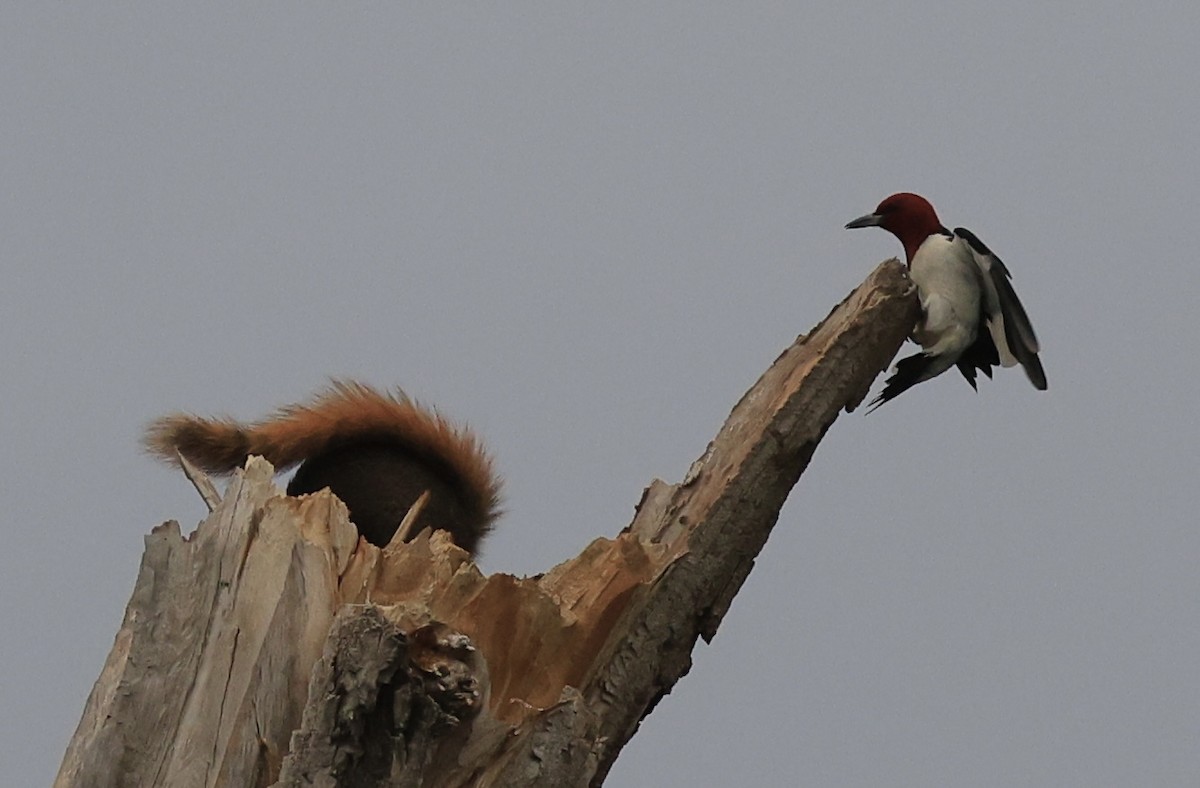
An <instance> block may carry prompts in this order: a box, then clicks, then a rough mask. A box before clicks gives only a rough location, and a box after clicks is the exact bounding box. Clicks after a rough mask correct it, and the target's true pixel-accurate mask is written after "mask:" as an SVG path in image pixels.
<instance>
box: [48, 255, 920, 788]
mask: <svg viewBox="0 0 1200 788" xmlns="http://www.w3.org/2000/svg"><path fill="white" fill-rule="evenodd" d="M916 315H917V306H916V299H915V297H914V294H913V291H912V287H911V284H910V283H909V281H908V279H907V277H906V276H905V273H904V267H903V266H902V265H901V264H899V263H898V262H896V261H888V262H886V263H884V264H883V265H881V266H880V267H879V268H877V269H876V270H875V271H874V272H873V273H872V274H871V276H870V277H868V279H867V280H866V281H865V282H864V283H863V284H862V285H861V286H859V287H858V288H857V289H856V290H855V291H854V292H853V293H852V294H851V295H850V296H849V297H848V298H847V299H846V300H845V301H844V302H842V304H840V305H839V306H838V307H836V308H835V309H834V310H833V311H832V312H831V314H830V315H829V316H828V317H827V318H826V319H825V320H824V321H822V322H821V323H820V324H819V325H818V326H817V327H816V328H815V329H813V331H811V332H810V333H809V334H808V335H807V336H801V337H800V338H798V339H797V340H796V342H795V343H793V344H792V345H791V346H790V347H789V348H787V349H786V350H785V351H784V352H783V353H782V354H781V355H780V356H779V358H778V359H777V360H776V361H775V363H774V364H772V366H771V367H770V368H769V369H768V370H767V371H766V372H765V373H764V374H763V376H762V377H761V378H760V379H759V381H758V382H757V383H756V384H755V385H754V386H753V387H752V388H751V389H750V390H749V391H748V392H747V393H746V394H745V396H743V398H742V400H741V401H740V402H739V403H738V404H737V405H736V406H735V407H734V409H733V412H732V413H731V414H730V416H729V418H728V419H727V421H726V422H725V425H724V426H723V427H722V428H721V430H720V432H719V433H718V434H717V436H716V437H715V438H714V439H713V441H712V442H711V443H710V444H709V446H708V448H707V449H706V450H705V452H704V454H703V455H702V456H701V457H700V459H698V460H697V461H696V463H694V464H693V466H692V469H691V470H690V471H689V473H688V475H687V478H686V479H685V480H683V481H682V482H681V483H679V484H676V485H669V484H666V483H663V482H659V481H655V482H653V483H652V484H651V485H650V487H649V488H647V490H646V492H645V494H644V495H643V499H642V501H641V503H640V504H639V506H638V511H637V514H636V515H635V517H634V519H633V522H632V523H631V524H630V525H629V526H628V527H627V528H626V529H625V530H624V531H623V532H622V533H621V534H619V535H618V536H617V537H615V538H612V539H607V538H601V539H596V540H595V541H593V542H592V543H591V544H590V545H588V546H587V548H585V549H584V551H583V552H582V553H580V554H579V555H578V556H576V557H575V558H573V559H571V560H569V561H567V562H565V563H563V564H561V565H559V566H557V567H554V568H553V569H550V570H549V571H548V572H546V573H545V574H543V575H540V576H537V577H531V578H516V577H512V576H509V575H503V574H495V575H491V576H484V575H482V574H481V573H480V572H479V570H478V568H477V567H476V566H475V565H474V564H473V563H472V562H471V561H470V559H469V557H468V556H467V554H466V553H464V552H463V551H462V550H460V549H458V548H457V547H455V546H454V545H453V544H451V543H450V541H449V539H448V538H447V536H446V535H445V534H444V533H442V532H436V533H432V534H431V533H429V532H428V531H424V532H422V533H420V534H417V535H416V536H415V538H414V539H413V540H412V541H410V542H407V543H403V544H392V545H389V546H388V547H386V548H383V549H380V548H377V547H374V546H372V545H370V544H367V543H366V542H365V541H363V540H360V539H358V537H357V532H356V531H355V529H354V527H353V525H351V524H350V523H349V521H348V520H347V517H346V510H345V507H344V506H342V504H341V503H340V502H339V501H338V500H337V499H336V498H334V497H332V496H331V495H330V494H329V493H328V492H322V493H317V494H315V495H311V496H306V497H303V498H300V499H294V498H288V497H287V496H285V495H283V493H281V492H280V491H279V490H278V489H277V488H276V487H275V486H274V484H273V483H272V475H273V471H272V469H271V467H270V466H269V465H268V464H266V463H265V462H263V461H262V460H259V459H257V458H255V459H252V460H251V461H250V462H249V463H248V464H247V467H246V470H245V471H244V472H242V473H239V474H238V475H237V476H236V477H235V478H234V480H233V481H232V482H231V483H230V485H229V488H228V490H227V491H226V493H225V495H224V497H223V498H222V499H221V500H220V502H219V503H218V504H217V505H216V508H215V510H214V511H213V513H212V515H211V516H210V517H209V518H208V519H207V520H205V521H204V522H203V523H202V524H201V525H200V526H199V528H197V530H196V532H195V533H193V534H192V535H191V536H189V537H187V538H184V537H183V536H182V535H181V534H180V531H179V527H178V525H177V524H175V523H167V524H165V525H163V526H160V527H159V528H156V529H155V530H154V531H153V532H152V533H151V534H150V536H148V537H147V538H146V552H145V555H144V556H143V560H142V567H141V571H140V573H139V576H138V580H137V583H136V586H135V588H134V592H133V597H132V598H131V600H130V602H129V606H128V608H127V610H126V614H125V620H124V622H123V623H122V626H121V629H120V631H119V632H118V633H117V637H116V642H115V644H114V646H113V649H112V652H111V653H110V654H109V657H108V661H107V662H106V664H105V666H104V669H103V671H102V672H101V674H100V677H99V679H98V680H97V682H96V685H95V687H94V688H93V690H92V694H91V696H90V697H89V699H88V702H87V705H86V707H85V709H84V714H83V718H82V720H81V721H80V724H79V728H78V730H77V731H76V733H75V736H74V738H73V739H72V741H71V743H70V746H69V748H68V750H67V753H66V755H65V757H64V759H63V763H62V767H61V769H60V772H59V775H58V779H57V781H56V785H59V786H84V785H86V786H124V785H139V786H152V785H161V786H226V785H228V786H246V785H249V786H267V785H271V784H276V785H287V786H292V785H295V786H301V785H326V786H343V785H344V786H351V785H354V786H358V785H381V786H382V785H389V786H402V785H414V786H415V785H427V786H429V785H436V786H442V785H445V786H451V785H512V786H516V785H521V786H524V785H554V786H563V785H589V784H590V785H598V784H599V783H600V782H602V781H603V779H604V776H605V775H606V774H607V772H608V769H609V768H610V767H611V765H612V762H613V760H614V759H615V758H616V756H617V754H618V753H619V752H620V749H621V747H622V746H623V745H624V744H625V742H626V741H628V740H629V738H630V737H632V735H633V734H634V732H635V731H636V728H637V725H638V722H639V721H640V720H641V719H642V718H643V717H644V716H645V715H646V714H648V713H649V712H650V710H651V709H652V708H653V706H654V704H655V703H657V701H658V700H659V699H660V698H661V697H662V696H663V695H665V694H666V693H667V692H669V691H670V690H671V688H672V687H673V686H674V684H675V682H676V681H677V680H678V679H679V678H680V677H682V676H683V675H684V674H685V673H686V672H687V670H688V668H689V667H690V664H691V651H692V649H693V647H694V646H695V642H696V639H697V638H698V637H704V638H706V639H708V638H711V637H712V636H713V634H714V633H715V632H716V629H717V626H718V625H719V623H720V621H721V619H722V617H723V616H724V615H725V612H726V611H727V610H728V608H729V604H730V602H731V600H732V599H733V596H734V595H735V594H736V593H737V591H738V589H739V588H740V587H741V585H742V583H743V582H744V581H745V579H746V577H747V575H748V574H749V572H750V569H751V567H752V566H753V562H754V558H755V556H756V555H757V554H758V552H759V550H760V549H761V548H762V546H763V544H764V543H765V541H766V538H767V536H768V534H769V533H770V530H771V528H772V527H773V526H774V524H775V521H776V518H777V517H778V514H779V509H780V507H781V506H782V505H783V502H784V500H785V499H786V497H787V494H788V492H789V491H790V490H791V488H792V486H793V485H794V484H795V482H796V480H797V479H798V478H799V476H800V474H801V473H802V472H803V470H804V468H805V467H806V466H807V464H808V461H809V459H810V458H811V456H812V453H813V451H814V449H815V448H816V446H817V444H818V442H819V441H820V440H821V438H822V437H823V436H824V435H825V432H826V431H827V430H828V429H829V427H830V425H832V423H833V422H834V420H835V419H836V418H837V416H838V414H839V413H840V412H841V411H842V410H852V409H853V408H854V407H856V406H857V405H858V404H859V403H860V402H861V401H862V399H863V398H864V396H865V395H866V393H867V390H868V388H869V386H870V384H871V382H872V380H874V378H875V377H876V375H877V374H878V373H879V372H880V371H882V370H883V369H885V368H886V366H887V364H888V362H889V361H890V360H891V358H892V357H893V356H894V355H895V353H896V351H897V349H898V348H899V347H900V345H901V343H903V341H904V339H905V337H906V336H907V334H908V332H909V330H910V329H911V328H912V326H913V324H914V322H915V319H916ZM510 461H511V462H514V463H515V462H516V460H510ZM496 538H503V539H520V538H521V528H520V524H519V523H514V522H508V523H504V524H503V527H502V528H501V533H500V535H499V536H497V537H496ZM335 618H336V624H335Z"/></svg>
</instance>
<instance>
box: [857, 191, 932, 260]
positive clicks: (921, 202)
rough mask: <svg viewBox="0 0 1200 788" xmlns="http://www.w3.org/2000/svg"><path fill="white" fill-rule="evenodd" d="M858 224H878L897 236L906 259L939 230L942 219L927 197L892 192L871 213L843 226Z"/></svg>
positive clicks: (868, 225) (875, 225) (909, 258)
mask: <svg viewBox="0 0 1200 788" xmlns="http://www.w3.org/2000/svg"><path fill="white" fill-rule="evenodd" d="M858 227H882V228H883V229H885V230H887V231H888V232H889V233H891V234H892V235H894V236H896V237H897V238H899V239H900V243H902V244H904V253H905V254H907V255H908V262H909V263H912V259H913V255H915V254H916V253H917V249H918V248H919V247H920V246H921V244H922V243H924V242H925V239H926V238H928V237H929V236H931V235H933V234H934V233H938V232H941V231H942V223H941V221H939V220H938V217H937V213H936V212H934V210H933V206H932V205H930V204H929V200H926V199H925V198H924V197H922V196H921V195H919V194H913V193H912V192H900V193H899V194H893V195H892V196H891V197H888V198H887V199H885V200H884V201H883V202H881V203H879V207H877V208H876V209H875V212H874V213H869V214H867V215H866V216H860V217H859V218H857V219H855V220H854V221H852V222H850V223H849V224H847V225H846V229H847V230H853V229H856V228H858Z"/></svg>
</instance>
